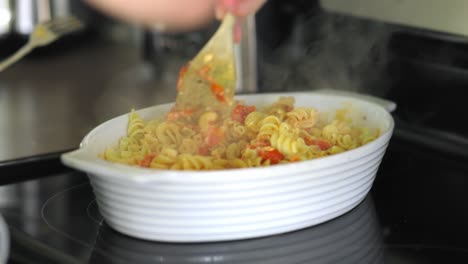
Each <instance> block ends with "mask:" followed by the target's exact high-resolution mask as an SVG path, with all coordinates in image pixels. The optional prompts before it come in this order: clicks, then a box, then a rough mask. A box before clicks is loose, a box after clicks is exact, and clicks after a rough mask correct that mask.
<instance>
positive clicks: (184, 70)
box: [177, 62, 190, 92]
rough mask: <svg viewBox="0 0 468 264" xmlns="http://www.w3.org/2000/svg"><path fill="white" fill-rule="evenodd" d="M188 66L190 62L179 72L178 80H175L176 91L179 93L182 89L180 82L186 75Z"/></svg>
mask: <svg viewBox="0 0 468 264" xmlns="http://www.w3.org/2000/svg"><path fill="white" fill-rule="evenodd" d="M189 65H190V62H188V63H187V64H185V65H184V66H183V67H182V68H181V69H180V71H179V78H178V79H177V91H179V92H180V89H181V88H182V80H183V78H184V76H185V74H186V73H187V70H188V67H189Z"/></svg>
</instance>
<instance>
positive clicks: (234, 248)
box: [0, 136, 468, 264]
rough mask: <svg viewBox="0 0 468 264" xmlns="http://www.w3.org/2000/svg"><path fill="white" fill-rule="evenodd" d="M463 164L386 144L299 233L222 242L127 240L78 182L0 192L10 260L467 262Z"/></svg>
mask: <svg viewBox="0 0 468 264" xmlns="http://www.w3.org/2000/svg"><path fill="white" fill-rule="evenodd" d="M467 187H468V165H467V164H466V161H464V160H457V159H456V158H453V157H446V156H444V154H441V153H438V152H435V151H433V150H430V149H424V148H422V147H417V146H413V145H411V144H410V143H409V142H405V141H404V140H401V139H400V138H399V137H398V136H396V137H395V138H394V139H392V141H391V144H390V147H389V149H388V152H387V154H386V156H385V158H384V160H383V163H382V165H381V168H380V171H379V173H378V175H377V178H376V181H375V183H374V186H373V188H372V191H371V192H370V193H369V195H368V196H367V197H366V199H365V200H364V201H363V202H362V203H361V204H360V205H359V206H357V207H356V208H354V209H353V210H352V211H350V212H349V213H347V214H344V215H343V216H341V217H338V218H335V219H333V220H331V221H328V222H326V223H323V224H321V225H317V226H314V227H311V228H307V229H304V230H299V231H296V232H291V233H286V234H283V235H277V236H269V237H264V238H259V239H249V240H240V241H231V242H222V243H201V244H195V243H193V244H176V243H158V242H151V241H144V240H139V239H135V238H131V237H128V236H125V235H122V234H120V233H118V232H117V231H114V230H113V229H112V228H110V227H109V226H108V225H106V223H105V221H103V219H102V217H101V215H100V214H99V211H98V208H97V205H96V203H95V201H94V195H93V193H92V189H91V186H90V185H89V183H88V180H87V178H86V176H85V175H84V174H82V173H79V172H74V171H72V172H68V173H63V174H59V175H53V176H50V177H45V178H41V179H39V180H31V181H26V182H22V183H19V184H10V185H5V186H3V187H0V192H1V195H2V197H3V199H2V201H1V203H0V206H1V207H0V208H1V210H0V213H1V214H2V215H3V218H4V219H5V220H6V222H7V224H8V225H9V229H10V235H11V250H10V262H11V263H364V264H365V263H468V240H467V239H466V238H467V237H468V225H467V224H466V223H468V203H467V202H466V201H468V192H466V190H467Z"/></svg>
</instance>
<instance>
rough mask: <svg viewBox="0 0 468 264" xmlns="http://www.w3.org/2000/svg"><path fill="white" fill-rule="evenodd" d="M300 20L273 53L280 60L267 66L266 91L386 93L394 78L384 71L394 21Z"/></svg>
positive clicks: (327, 18)
mask: <svg viewBox="0 0 468 264" xmlns="http://www.w3.org/2000/svg"><path fill="white" fill-rule="evenodd" d="M296 22H297V23H296V25H295V27H294V31H293V32H292V34H291V36H290V38H289V39H288V41H287V44H285V45H283V46H284V47H283V48H282V49H281V50H278V51H277V52H276V53H275V54H274V56H272V57H275V58H277V59H278V60H279V61H275V60H276V59H275V60H273V61H271V62H270V63H268V62H267V64H266V66H265V70H264V74H265V76H264V78H267V80H266V82H265V83H264V86H265V89H266V90H273V91H284V90H315V89H323V88H329V89H337V90H347V91H355V92H362V93H371V94H374V95H382V94H384V93H385V91H386V89H387V87H388V84H389V82H390V78H389V77H388V74H387V73H386V71H385V70H386V65H387V62H388V56H387V55H388V54H387V44H388V40H389V37H390V34H391V32H392V29H391V28H390V27H389V26H387V25H385V24H382V23H379V22H376V21H372V22H368V21H367V22H365V21H361V20H356V19H353V18H350V17H344V16H337V15H321V16H316V17H311V18H308V19H305V18H299V19H298V20H297V21H296ZM285 63H286V65H285ZM268 75H271V76H275V78H274V79H270V78H269V77H268Z"/></svg>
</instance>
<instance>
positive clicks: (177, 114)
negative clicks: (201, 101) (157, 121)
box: [166, 109, 195, 121]
mask: <svg viewBox="0 0 468 264" xmlns="http://www.w3.org/2000/svg"><path fill="white" fill-rule="evenodd" d="M193 112H195V110H193V109H184V110H175V109H172V110H171V111H170V112H169V113H168V114H167V117H166V120H167V121H174V120H177V119H179V118H182V117H185V116H189V115H191V114H193Z"/></svg>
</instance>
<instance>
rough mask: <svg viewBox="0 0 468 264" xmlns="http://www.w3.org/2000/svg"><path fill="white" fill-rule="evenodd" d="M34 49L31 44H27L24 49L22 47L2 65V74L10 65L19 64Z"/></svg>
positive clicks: (0, 65)
mask: <svg viewBox="0 0 468 264" xmlns="http://www.w3.org/2000/svg"><path fill="white" fill-rule="evenodd" d="M33 48H34V46H33V45H32V44H31V42H28V43H26V44H25V45H24V46H23V47H21V48H20V49H19V50H17V51H16V52H15V53H14V54H13V55H11V56H10V57H8V58H7V59H5V60H4V61H2V62H1V63H0V72H2V71H4V70H5V69H6V68H8V67H9V66H10V65H12V64H13V63H15V62H17V61H18V60H20V59H21V58H23V57H24V56H26V55H27V54H28V53H29V52H31V50H32V49H33Z"/></svg>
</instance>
